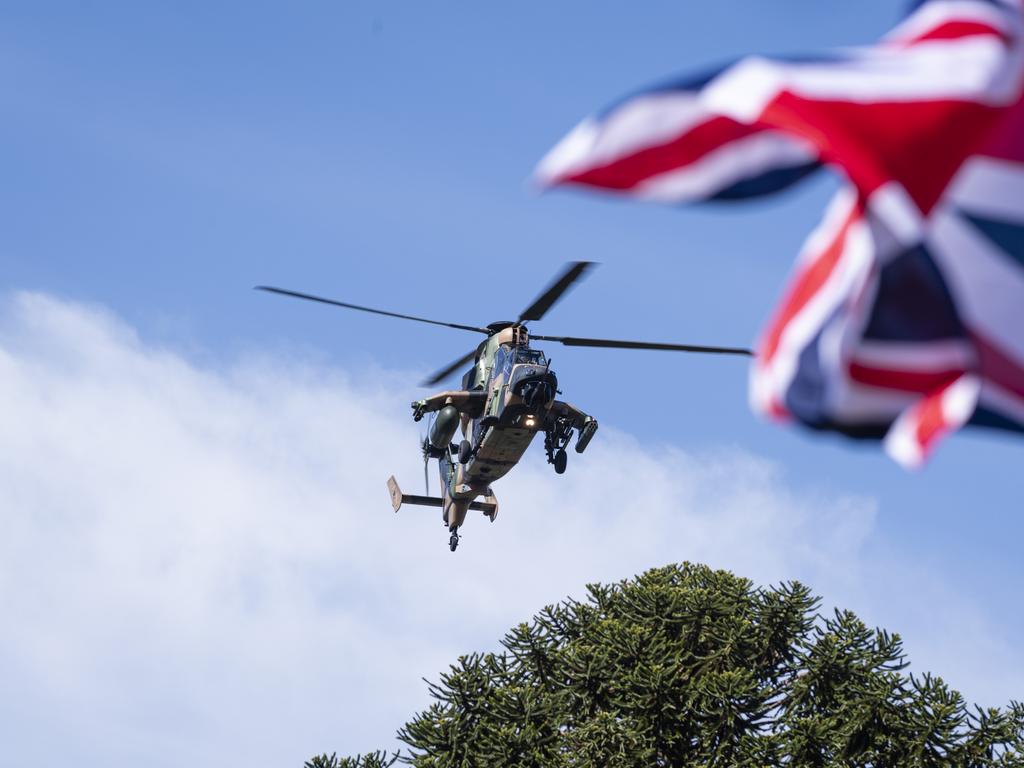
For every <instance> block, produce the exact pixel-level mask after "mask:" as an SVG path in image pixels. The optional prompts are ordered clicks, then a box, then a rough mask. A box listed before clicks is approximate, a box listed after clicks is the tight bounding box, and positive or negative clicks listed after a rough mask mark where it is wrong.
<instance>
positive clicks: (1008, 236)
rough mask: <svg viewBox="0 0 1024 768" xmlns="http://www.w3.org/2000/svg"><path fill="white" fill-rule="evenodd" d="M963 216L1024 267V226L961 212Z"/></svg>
mask: <svg viewBox="0 0 1024 768" xmlns="http://www.w3.org/2000/svg"><path fill="white" fill-rule="evenodd" d="M961 214H962V215H963V217H964V218H965V219H967V220H968V221H969V222H971V224H973V225H974V226H975V227H976V228H977V229H978V230H979V231H980V232H981V233H982V234H983V235H985V237H987V238H988V239H989V240H991V241H992V242H993V243H995V244H996V245H998V246H999V250H1001V251H1003V252H1004V253H1006V254H1007V255H1009V256H1011V257H1012V258H1013V259H1014V260H1015V261H1016V262H1017V263H1018V264H1020V265H1021V266H1024V226H1022V225H1020V224H1011V223H1010V222H1007V221H996V220H995V219H985V218H982V217H980V216H975V215H973V214H970V213H966V212H963V211H961Z"/></svg>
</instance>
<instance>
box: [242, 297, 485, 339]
mask: <svg viewBox="0 0 1024 768" xmlns="http://www.w3.org/2000/svg"><path fill="white" fill-rule="evenodd" d="M256 290H257V291H267V292H269V293H279V294H281V295H282V296H293V297H295V298H296V299H306V301H318V302H320V303H321V304H331V305H332V306H335V307H344V308H345V309H357V310H359V311H360V312H372V313H373V314H375V315H386V316H387V317H397V318H399V319H401V320H415V321H416V322H418V323H430V324H431V325H443V326H445V327H446V328H457V329H459V330H460V331H473V332H475V333H483V334H488V333H490V331H488V330H487V329H486V328H477V327H476V326H473V325H460V324H459V323H445V322H442V321H440V320H428V319H427V318H425V317H416V316H415V315H402V314H399V313H398V312H388V311H387V310H384V309H373V308H372V307H361V306H359V305H358V304H348V303H346V302H344V301H335V300H334V299H325V298H323V297H321V296H313V295H312V294H309V293H299V292H298V291H289V290H285V289H284V288H272V287H271V286H269V285H257V286H256Z"/></svg>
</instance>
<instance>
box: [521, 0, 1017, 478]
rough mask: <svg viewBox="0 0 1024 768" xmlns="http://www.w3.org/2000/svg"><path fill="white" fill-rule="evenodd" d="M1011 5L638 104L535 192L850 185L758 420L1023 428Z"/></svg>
mask: <svg viewBox="0 0 1024 768" xmlns="http://www.w3.org/2000/svg"><path fill="white" fill-rule="evenodd" d="M1022 3H1024V0H926V1H925V2H922V3H919V4H918V6H917V8H916V9H915V10H914V11H913V12H912V13H911V15H910V16H909V17H908V18H906V19H905V20H904V22H903V23H902V24H901V25H900V26H899V27H897V28H896V29H895V30H894V31H893V32H892V33H891V34H890V35H888V36H887V37H886V38H885V39H884V40H883V41H881V42H880V43H878V44H877V45H875V46H871V47H867V48H855V49H846V50H842V51H839V52H837V53H835V54H834V55H829V56H824V57H813V58H794V59H778V58H773V59H769V58H762V57H748V58H744V59H741V60H739V61H736V62H734V63H732V64H729V65H728V66H725V67H722V68H720V69H717V70H715V71H713V72H711V73H709V74H707V75H704V76H701V77H696V78H689V79H683V80H676V81H672V82H668V83H666V84H663V85H660V86H658V87H655V88H651V89H648V90H645V91H642V92H640V93H637V94H635V95H632V96H630V97H628V98H626V99H625V100H623V101H621V102H620V103H618V104H616V105H614V106H612V107H611V108H610V109H608V110H606V111H605V112H603V113H601V114H598V115H596V116H593V117H591V118H588V119H587V120H585V121H584V122H583V123H581V124H580V125H579V126H577V127H576V128H575V129H574V130H573V131H572V132H570V133H569V135H568V136H566V137H565V138H564V139H563V140H562V141H561V142H560V143H559V144H558V145H557V146H555V148H554V149H552V150H551V152H550V153H549V154H548V155H547V156H546V157H545V158H544V159H543V160H542V161H541V163H540V165H539V166H538V169H537V177H538V179H539V181H540V182H541V183H542V184H543V185H546V186H554V185H584V186H589V187H599V188H603V189H607V190H612V191H615V192H618V193H621V194H625V195H629V196H632V197H636V198H640V199H645V200H652V201H660V202H668V203H679V202H689V201H699V200H736V199H743V198H751V197H757V196H761V195H766V194H770V193H773V192H776V191H779V190H781V189H783V188H785V187H788V186H790V185H791V184H794V183H795V182H797V181H798V180H800V179H801V178H803V177H805V176H806V175H808V174H809V173H812V172H814V171H815V170H817V169H819V168H821V167H822V166H823V165H827V166H831V167H834V168H837V169H839V170H840V171H841V172H842V174H843V175H844V176H845V178H846V182H845V183H844V187H843V189H841V190H840V192H839V193H838V194H837V195H836V197H835V199H834V200H833V201H832V203H831V205H830V207H829V209H828V211H827V213H826V215H825V217H824V220H823V222H822V223H821V225H820V226H819V227H818V229H817V230H816V231H815V232H814V233H812V234H811V236H810V238H809V239H808V240H807V243H806V244H805V246H804V250H803V253H802V254H801V256H800V257H799V259H798V261H797V264H796V267H795V273H794V275H793V276H792V278H791V281H790V284H789V287H788V288H787V290H786V291H785V294H784V297H783V299H782V301H781V303H780V305H779V306H778V308H777V309H776V311H775V314H774V316H773V317H772V319H771V320H770V321H769V323H768V325H767V328H766V329H765V330H764V332H763V334H762V336H761V338H760V341H759V342H758V345H757V355H756V358H755V362H754V365H753V367H752V371H751V384H750V399H751V403H752V405H753V407H754V409H755V410H757V411H759V412H761V413H764V414H767V415H769V416H772V417H777V418H781V419H795V420H797V421H799V422H801V423H803V424H805V425H807V426H810V427H813V428H816V429H827V430H837V431H840V432H844V433H846V434H850V435H853V436H859V437H870V438H884V440H885V447H886V449H887V451H888V452H889V453H890V455H892V456H893V457H894V458H895V459H896V460H897V461H900V462H901V463H903V464H904V465H907V466H917V465H920V464H921V463H922V462H923V461H924V459H925V457H926V456H927V454H928V453H929V452H930V450H931V449H932V448H933V446H934V444H935V442H936V441H937V440H938V439H939V438H940V437H941V436H942V435H944V434H946V433H948V432H950V431H952V430H955V429H958V428H960V427H961V426H964V425H967V424H970V425H978V426H986V427H995V428H999V429H1006V430H1014V431H1017V432H1024V99H1022V92H1024V8H1022Z"/></svg>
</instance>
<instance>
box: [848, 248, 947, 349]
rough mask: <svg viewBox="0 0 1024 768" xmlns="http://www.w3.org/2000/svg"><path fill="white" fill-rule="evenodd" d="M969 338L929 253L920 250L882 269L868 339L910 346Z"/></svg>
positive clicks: (909, 251) (901, 256) (897, 259)
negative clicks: (917, 343) (914, 342)
mask: <svg viewBox="0 0 1024 768" xmlns="http://www.w3.org/2000/svg"><path fill="white" fill-rule="evenodd" d="M965 335H966V334H965V332H964V327H963V323H961V322H960V317H959V315H957V311H956V307H955V306H954V305H953V297H952V296H950V294H949V289H948V288H947V287H946V283H945V281H944V280H943V279H942V275H941V274H940V273H939V270H938V268H937V267H936V266H935V262H934V261H932V257H931V256H930V255H929V254H928V251H927V250H925V249H924V248H923V247H921V246H917V247H915V248H912V249H910V250H908V251H905V252H904V253H902V254H901V255H899V256H897V257H896V258H895V259H893V260H892V261H891V262H889V263H888V264H886V265H885V266H884V267H882V269H881V272H880V274H879V280H878V294H877V295H876V297H875V304H874V307H873V308H872V310H871V319H870V320H869V322H868V327H867V329H866V330H865V331H864V338H866V339H874V340H880V341H905V342H910V341H937V340H939V339H952V338H963V337H964V336H965Z"/></svg>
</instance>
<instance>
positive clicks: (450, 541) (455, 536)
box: [448, 529, 461, 552]
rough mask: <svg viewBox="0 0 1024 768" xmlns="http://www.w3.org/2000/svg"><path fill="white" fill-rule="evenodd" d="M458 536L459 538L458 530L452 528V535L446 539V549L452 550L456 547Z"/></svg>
mask: <svg viewBox="0 0 1024 768" xmlns="http://www.w3.org/2000/svg"><path fill="white" fill-rule="evenodd" d="M460 538H461V536H459V532H458V531H457V530H454V529H453V530H452V535H451V537H450V538H449V539H448V549H450V550H451V551H452V552H454V551H455V550H456V549H458V546H459V539H460Z"/></svg>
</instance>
